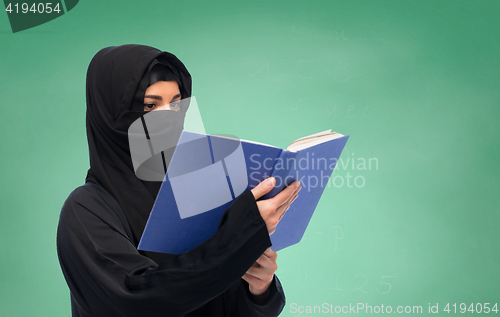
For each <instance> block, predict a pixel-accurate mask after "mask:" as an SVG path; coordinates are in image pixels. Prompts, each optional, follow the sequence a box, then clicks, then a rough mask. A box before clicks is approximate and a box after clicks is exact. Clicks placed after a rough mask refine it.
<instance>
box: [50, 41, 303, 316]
mask: <svg viewBox="0 0 500 317" xmlns="http://www.w3.org/2000/svg"><path fill="white" fill-rule="evenodd" d="M190 96H191V76H190V74H189V72H188V71H187V69H186V68H185V67H184V65H183V64H182V62H181V61H180V60H179V59H177V58H176V57H175V56H174V55H172V54H170V53H167V52H162V51H159V50H157V49H155V48H152V47H148V46H141V45H123V46H116V47H108V48H105V49H102V50H101V51H99V52H98V53H97V54H96V55H95V56H94V58H93V59H92V61H91V63H90V65H89V69H88V72H87V114H86V125H87V138H88V143H89V152H90V169H89V171H88V174H87V178H86V183H85V185H83V186H81V187H79V188H77V189H75V190H74V191H73V192H72V193H71V194H70V196H69V197H68V199H67V200H66V202H65V203H64V206H63V208H62V211H61V216H60V220H59V226H58V232H57V250H58V256H59V261H60V264H61V268H62V271H63V273H64V276H65V279H66V281H67V283H68V286H69V289H70V293H71V310H72V316H82V317H83V316H107V317H108V316H277V315H278V314H279V313H280V312H281V310H282V309H283V306H284V304H285V297H284V293H283V290H282V288H281V284H280V282H279V280H278V278H277V277H276V276H275V275H274V272H275V271H276V268H277V266H276V253H275V252H274V251H272V250H271V249H270V248H269V247H270V246H271V242H270V239H269V234H270V233H272V232H273V231H274V228H275V227H276V225H277V223H278V222H279V219H281V217H282V216H283V214H284V212H285V211H286V210H287V209H288V207H289V205H290V204H291V203H292V202H293V200H294V199H295V198H296V197H297V194H298V191H299V190H300V186H299V185H298V183H294V184H292V185H291V186H289V187H288V188H286V189H285V190H283V191H282V192H281V193H280V194H279V195H277V196H275V197H274V198H272V199H268V200H261V201H258V202H256V199H258V198H260V197H261V196H263V195H264V194H265V193H267V192H268V191H270V190H271V188H272V187H273V186H274V183H275V180H274V179H273V178H269V179H267V180H265V181H264V182H262V183H260V184H259V185H258V186H257V187H255V188H253V189H252V190H251V191H246V192H244V193H243V194H241V195H240V196H239V197H238V198H237V199H236V201H235V202H234V203H233V204H232V205H231V206H230V207H229V208H228V209H227V210H226V211H225V213H224V215H223V217H222V219H221V222H220V225H219V228H218V230H217V232H216V234H214V236H212V237H211V238H210V239H208V240H207V241H205V242H204V243H202V244H200V245H199V246H197V247H196V248H194V249H193V250H191V251H188V252H185V253H183V254H180V255H168V254H159V253H154V252H143V251H138V250H137V244H138V242H139V239H140V237H141V235H142V231H143V230H144V226H145V224H146V221H147V219H148V216H149V212H150V210H151V208H152V206H153V203H154V200H155V197H156V195H157V193H158V190H159V187H160V185H161V182H149V181H144V180H141V179H139V178H138V177H137V176H136V175H135V174H134V169H133V164H132V160H131V155H130V150H129V144H128V138H127V130H128V127H129V126H130V124H131V123H132V122H134V121H135V120H136V119H138V118H140V117H141V116H142V115H143V114H145V111H152V110H169V111H172V112H169V113H171V114H172V117H173V118H174V119H172V121H171V122H170V123H168V124H169V125H170V126H169V127H168V128H171V129H172V135H173V136H175V135H177V132H178V130H179V127H180V128H182V122H183V118H184V113H185V111H186V110H187V109H181V108H177V106H176V103H175V102H176V101H178V100H180V99H183V98H188V97H190Z"/></svg>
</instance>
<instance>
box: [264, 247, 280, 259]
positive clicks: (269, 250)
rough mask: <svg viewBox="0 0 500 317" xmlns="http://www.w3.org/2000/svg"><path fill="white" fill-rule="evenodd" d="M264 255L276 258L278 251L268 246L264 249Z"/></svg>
mask: <svg viewBox="0 0 500 317" xmlns="http://www.w3.org/2000/svg"><path fill="white" fill-rule="evenodd" d="M264 255H265V256H267V257H268V258H273V257H274V258H276V257H277V256H278V253H276V251H274V250H273V249H271V248H267V249H266V251H264Z"/></svg>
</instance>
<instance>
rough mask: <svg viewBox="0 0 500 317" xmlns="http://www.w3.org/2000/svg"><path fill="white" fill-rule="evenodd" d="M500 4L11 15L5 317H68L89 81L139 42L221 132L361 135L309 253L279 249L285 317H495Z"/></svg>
mask: <svg viewBox="0 0 500 317" xmlns="http://www.w3.org/2000/svg"><path fill="white" fill-rule="evenodd" d="M499 10H500V2H498V1H496V0H494V1H486V0H483V1H472V0H468V1H463V0H453V1H436V0H433V1H347V0H342V1H291V0H287V1H269V0H268V1H257V0H252V1H233V2H230V1H227V2H218V1H165V0H161V1H160V0H157V1H149V2H139V1H116V0H115V1H97V0H93V1H90V0H89V1H80V3H79V4H78V5H77V6H76V7H75V8H74V9H73V10H71V12H68V13H67V14H64V15H63V16H61V17H59V18H57V19H55V20H53V21H51V22H48V23H46V24H43V25H40V26H38V27H35V28H32V29H29V30H26V31H22V32H18V33H12V31H11V29H10V25H9V20H8V17H7V14H6V13H4V14H3V15H2V14H0V43H1V45H0V57H1V58H0V91H1V115H0V131H1V133H0V142H1V159H0V163H1V164H0V168H1V178H0V186H1V194H0V241H1V243H2V246H1V250H2V252H1V256H0V315H1V316H9V317H13V316H70V302H69V290H68V288H67V286H66V283H65V281H64V277H63V275H62V273H61V271H60V268H59V264H58V260H57V254H56V247H55V239H56V236H55V234H56V227H57V222H58V217H59V211H60V208H61V206H62V204H63V202H64V200H65V199H66V197H67V196H68V194H69V193H70V192H71V191H72V190H73V189H74V188H76V187H77V186H79V185H81V184H83V182H84V179H85V175H86V170H87V169H88V166H89V163H88V151H87V143H86V135H85V120H84V117H85V75H86V69H87V66H88V64H89V62H90V60H91V58H92V57H93V55H94V54H95V53H96V52H97V51H98V50H100V49H101V48H103V47H106V46H111V45H120V44H127V43H139V44H147V45H151V46H154V47H157V48H160V49H162V50H166V51H170V52H173V53H174V54H176V55H177V56H178V57H179V58H180V59H181V60H182V61H183V62H184V63H185V64H186V66H187V68H188V69H189V71H190V72H191V74H192V76H193V79H194V83H193V95H194V96H196V98H197V101H198V104H199V106H200V112H201V114H202V117H203V120H204V123H205V127H206V129H207V132H209V133H231V134H234V135H237V136H238V137H241V138H244V139H251V140H255V141H260V142H265V143H269V144H273V145H277V146H282V147H285V146H287V145H288V143H289V142H290V141H292V140H294V139H296V138H298V137H300V136H304V135H307V134H311V133H315V132H318V131H322V130H326V129H329V128H332V129H334V130H336V131H338V132H341V133H343V134H349V135H350V136H351V138H350V139H349V142H348V145H347V147H346V149H345V151H344V153H343V154H342V161H341V162H340V163H339V164H338V168H337V170H336V171H335V172H334V178H332V182H331V183H330V186H329V187H328V188H326V190H325V193H324V195H323V197H322V199H321V201H320V203H319V205H318V208H317V210H316V213H315V215H314V217H313V219H312V220H311V223H310V225H309V227H308V229H307V231H306V234H305V236H304V238H303V240H302V241H301V243H299V244H298V245H295V246H293V247H290V248H288V249H285V250H283V251H280V252H279V256H278V265H279V269H278V272H277V274H278V276H279V278H280V279H281V281H282V284H283V286H284V289H285V292H286V296H287V306H286V307H285V308H284V310H283V313H282V314H281V316H298V315H302V316H306V315H307V316H316V315H318V316H319V315H323V313H320V312H318V308H316V313H314V312H313V313H309V314H307V313H303V314H300V313H299V310H300V311H302V309H304V311H305V310H306V309H307V306H321V305H323V303H326V304H331V305H333V309H334V310H335V306H340V308H342V306H349V305H350V304H351V305H357V303H363V304H367V305H371V306H372V307H374V309H375V310H376V309H377V308H375V307H381V305H384V310H385V309H386V307H387V305H390V306H391V307H392V309H393V312H395V310H396V308H397V306H402V307H403V309H404V308H405V306H411V307H410V308H406V309H412V307H413V306H422V309H423V314H420V315H426V314H427V312H428V309H429V304H430V305H431V306H435V305H436V304H438V305H439V306H438V309H439V315H448V314H447V313H446V312H443V309H444V308H445V305H446V304H447V303H451V304H453V303H457V314H459V311H460V310H459V309H458V306H459V305H460V303H465V304H466V305H467V308H469V307H470V304H471V303H473V304H474V307H475V308H476V307H477V308H480V307H479V305H476V303H482V304H484V303H490V304H489V308H490V309H491V308H492V307H493V304H494V303H497V302H500V273H499V270H500V248H499V246H498V245H499V242H500V232H499V224H500V216H499V211H500V195H499V193H500V186H499V181H500V167H499V166H500V164H499V163H500V148H499V138H498V135H499V133H500V128H499V127H500V124H499V119H500V74H499V71H500V62H499V60H500V59H499V56H500V44H499V43H500V22H498V21H499V20H498V12H499ZM363 162H365V164H363ZM369 162H370V163H371V164H368V163H369ZM340 308H337V309H340ZM475 308H474V309H475ZM498 308H499V309H500V307H498ZM345 309H346V308H344V311H345ZM451 309H452V313H450V315H456V314H453V307H451ZM359 313H360V314H366V312H365V311H364V310H362V311H360V312H359ZM373 314H375V312H373ZM412 314H415V315H416V314H417V313H410V315H412ZM474 314H477V313H476V312H474ZM481 314H484V312H482V313H481ZM491 314H493V315H498V314H496V313H494V312H490V313H489V315H491ZM461 315H472V313H471V312H470V311H469V312H467V313H465V314H461Z"/></svg>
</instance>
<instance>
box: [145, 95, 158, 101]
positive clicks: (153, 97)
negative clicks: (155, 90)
mask: <svg viewBox="0 0 500 317" xmlns="http://www.w3.org/2000/svg"><path fill="white" fill-rule="evenodd" d="M144 98H151V99H156V100H162V99H163V98H162V97H161V96H156V95H146V96H144Z"/></svg>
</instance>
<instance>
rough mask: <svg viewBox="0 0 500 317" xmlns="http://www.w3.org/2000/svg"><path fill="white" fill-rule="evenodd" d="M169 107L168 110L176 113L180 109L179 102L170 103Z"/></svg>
mask: <svg viewBox="0 0 500 317" xmlns="http://www.w3.org/2000/svg"><path fill="white" fill-rule="evenodd" d="M169 106H170V109H172V110H175V111H177V110H179V109H180V108H181V102H180V101H175V102H171V103H170V105H169Z"/></svg>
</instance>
